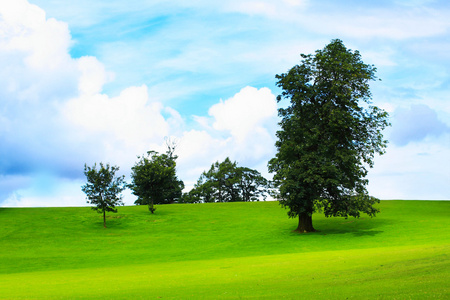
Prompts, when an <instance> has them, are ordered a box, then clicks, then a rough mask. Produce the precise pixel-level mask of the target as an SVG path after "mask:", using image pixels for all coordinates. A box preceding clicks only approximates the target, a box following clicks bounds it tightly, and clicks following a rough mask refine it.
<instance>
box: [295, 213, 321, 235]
mask: <svg viewBox="0 0 450 300" xmlns="http://www.w3.org/2000/svg"><path fill="white" fill-rule="evenodd" d="M295 231H297V232H299V233H305V232H314V231H316V230H315V229H314V227H313V224H312V216H310V215H308V214H307V213H305V212H304V213H301V214H299V215H298V227H297V229H296V230H295Z"/></svg>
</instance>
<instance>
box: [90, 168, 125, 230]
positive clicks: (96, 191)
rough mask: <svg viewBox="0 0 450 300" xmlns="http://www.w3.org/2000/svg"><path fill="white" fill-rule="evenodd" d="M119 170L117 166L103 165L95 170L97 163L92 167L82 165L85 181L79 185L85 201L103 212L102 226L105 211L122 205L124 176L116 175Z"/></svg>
mask: <svg viewBox="0 0 450 300" xmlns="http://www.w3.org/2000/svg"><path fill="white" fill-rule="evenodd" d="M118 170H119V167H117V166H112V167H111V166H110V165H109V164H106V166H105V165H103V163H100V168H99V169H98V170H97V164H94V166H93V167H88V166H87V165H86V164H85V165H84V174H85V175H86V178H87V183H86V184H85V185H83V186H82V187H81V190H82V191H83V192H84V193H85V194H86V198H87V199H88V200H87V203H90V204H94V205H95V206H94V207H92V209H93V210H96V211H97V212H98V213H103V227H105V228H106V212H107V211H111V212H114V213H116V212H117V209H116V208H115V207H116V205H123V202H122V195H121V193H122V191H123V190H124V189H125V186H126V183H125V176H119V177H116V176H115V174H116V172H117V171H118Z"/></svg>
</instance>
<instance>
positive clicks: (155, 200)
mask: <svg viewBox="0 0 450 300" xmlns="http://www.w3.org/2000/svg"><path fill="white" fill-rule="evenodd" d="M174 150H175V147H174V146H173V145H172V146H171V145H168V150H167V152H166V153H163V154H159V153H158V152H156V151H149V152H147V154H146V155H143V156H138V162H136V164H135V165H134V166H133V167H132V168H131V180H132V182H131V183H130V184H127V183H126V182H125V176H123V175H122V176H116V172H117V171H118V170H119V167H117V166H110V165H109V164H106V165H104V164H103V163H100V165H99V168H98V169H97V164H94V166H93V167H89V166H87V165H85V166H84V174H85V175H86V178H87V183H86V184H85V185H84V186H82V191H83V192H84V193H86V197H87V202H88V203H89V204H93V205H95V206H94V207H92V209H94V210H96V211H97V212H99V213H102V214H103V226H104V227H106V212H117V209H116V206H118V205H123V201H122V195H121V193H122V192H123V191H124V190H125V189H126V188H129V189H131V191H132V193H133V194H134V195H135V196H137V197H138V198H137V200H136V201H135V202H134V203H135V204H136V205H148V208H149V211H150V212H151V213H152V214H153V213H154V212H155V210H156V209H155V207H154V205H155V204H170V203H174V202H180V203H201V202H235V201H259V200H260V198H261V199H263V200H265V199H266V197H267V195H268V193H269V187H270V182H269V181H268V180H267V179H265V178H264V177H263V176H261V174H260V173H259V172H258V171H256V170H253V169H250V168H245V167H238V166H237V163H236V162H231V160H230V159H229V158H228V157H227V158H226V159H225V160H224V161H223V162H221V163H219V162H216V163H214V164H212V166H211V169H210V170H209V171H208V172H206V171H205V172H203V173H202V175H201V176H200V178H199V180H198V182H197V184H196V185H195V187H194V188H193V189H192V190H191V191H190V192H188V193H184V194H183V192H182V191H183V189H184V183H183V181H182V180H179V179H178V177H177V175H176V159H177V158H178V157H177V156H176V155H175V154H174Z"/></svg>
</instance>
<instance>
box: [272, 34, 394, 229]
mask: <svg viewBox="0 0 450 300" xmlns="http://www.w3.org/2000/svg"><path fill="white" fill-rule="evenodd" d="M301 57H302V61H301V63H300V64H299V65H296V66H294V67H293V68H292V69H290V70H289V71H288V72H287V73H284V74H281V75H276V78H277V79H278V82H277V85H278V86H279V87H280V88H281V89H282V93H281V95H279V96H278V97H277V100H278V102H280V101H282V99H288V100H289V101H290V104H289V105H284V104H283V105H282V108H280V109H279V110H278V114H279V116H280V117H281V122H280V123H279V125H280V126H281V129H280V130H279V131H278V132H277V137H278V140H277V142H276V147H277V150H278V152H277V154H276V156H275V157H274V158H273V159H271V160H270V161H269V171H270V172H274V173H275V175H274V182H275V184H276V186H278V188H279V194H278V197H279V200H280V204H281V205H282V206H284V207H287V208H288V209H289V211H288V215H289V217H292V218H294V217H297V216H298V217H299V223H298V228H297V231H299V232H310V231H315V230H314V227H313V224H312V214H313V213H314V212H316V211H323V212H324V213H325V216H327V217H329V216H343V217H348V216H353V217H359V216H360V212H364V213H367V214H368V215H369V216H375V214H376V213H377V212H378V210H377V209H376V208H375V207H374V204H375V203H377V202H379V200H378V199H376V198H374V197H371V196H369V195H368V192H367V189H366V186H367V184H368V180H367V179H366V175H367V172H368V168H371V167H373V164H374V156H375V155H376V154H380V155H381V154H383V153H384V149H385V147H386V144H387V141H385V140H384V139H383V135H382V130H383V129H384V128H385V127H386V126H389V122H388V114H387V113H386V112H385V111H384V110H382V109H379V108H377V107H376V106H373V105H372V104H371V97H372V96H371V92H370V89H369V82H370V81H372V80H375V79H376V76H375V72H376V68H375V67H374V66H373V65H368V64H365V63H364V62H363V61H362V60H361V55H360V53H359V52H358V51H352V50H350V49H347V48H346V47H345V46H344V44H343V42H342V41H341V40H339V39H336V40H332V41H331V43H330V44H328V45H327V46H326V47H325V48H324V49H323V50H317V51H316V53H315V54H314V55H312V54H309V55H305V54H301Z"/></svg>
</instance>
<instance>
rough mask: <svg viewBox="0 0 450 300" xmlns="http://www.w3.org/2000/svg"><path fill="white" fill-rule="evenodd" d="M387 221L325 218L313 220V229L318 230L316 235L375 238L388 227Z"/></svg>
mask: <svg viewBox="0 0 450 300" xmlns="http://www.w3.org/2000/svg"><path fill="white" fill-rule="evenodd" d="M389 223H390V222H389V221H388V220H385V219H375V218H373V219H372V218H364V217H363V218H359V219H344V218H326V219H319V220H314V221H313V224H314V228H315V229H316V230H318V231H317V232H315V234H317V235H331V234H352V235H354V236H375V235H377V234H380V233H383V232H384V230H383V229H384V228H386V226H387V225H389Z"/></svg>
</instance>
